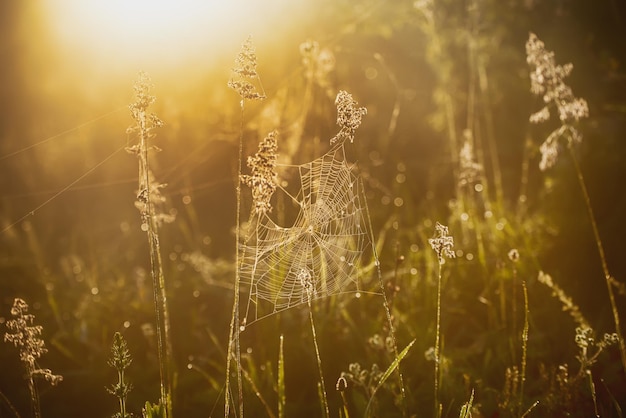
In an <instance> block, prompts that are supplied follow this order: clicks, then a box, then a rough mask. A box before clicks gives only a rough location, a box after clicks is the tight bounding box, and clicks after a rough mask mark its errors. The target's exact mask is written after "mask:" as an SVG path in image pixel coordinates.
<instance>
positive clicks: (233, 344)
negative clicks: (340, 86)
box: [224, 36, 265, 418]
mask: <svg viewBox="0 0 626 418" xmlns="http://www.w3.org/2000/svg"><path fill="white" fill-rule="evenodd" d="M256 67H257V58H256V51H255V49H254V45H253V43H252V37H251V36H249V37H248V38H247V39H246V41H245V42H244V43H243V45H242V47H241V51H240V52H239V54H238V55H237V57H236V58H235V67H234V68H233V69H232V76H231V78H230V80H229V81H228V87H230V88H232V89H233V90H235V91H236V92H237V93H238V94H239V96H240V97H241V101H240V107H241V121H240V123H241V125H240V129H239V153H238V157H237V180H236V181H237V186H236V194H237V209H236V219H235V243H236V249H235V266H236V268H235V288H234V298H233V310H232V316H231V321H230V331H229V336H228V350H227V354H226V389H225V391H224V416H225V417H228V416H229V415H230V396H231V395H230V367H231V358H232V357H233V356H234V357H235V361H236V364H237V391H238V395H239V399H238V403H239V416H240V417H241V418H243V382H242V376H241V347H240V344H239V334H240V332H241V328H240V326H241V325H240V319H239V289H240V280H241V278H240V274H239V260H240V254H239V244H240V241H241V232H240V225H241V183H242V160H243V124H244V109H245V102H246V100H262V99H264V98H265V93H264V92H263V87H262V85H261V80H260V77H259V74H258V73H257V70H256ZM253 82H257V83H258V84H259V86H261V92H259V90H258V89H257V87H256V86H255V85H254V84H253ZM233 350H234V351H233Z"/></svg>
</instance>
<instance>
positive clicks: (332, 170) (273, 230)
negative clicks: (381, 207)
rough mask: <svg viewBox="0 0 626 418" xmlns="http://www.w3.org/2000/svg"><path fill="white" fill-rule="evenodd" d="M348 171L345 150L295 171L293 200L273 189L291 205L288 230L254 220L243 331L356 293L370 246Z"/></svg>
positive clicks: (244, 279)
mask: <svg viewBox="0 0 626 418" xmlns="http://www.w3.org/2000/svg"><path fill="white" fill-rule="evenodd" d="M291 167H293V166H291ZM353 168H354V165H349V164H348V163H347V161H346V159H345V150H344V147H343V144H339V145H338V146H335V147H333V148H332V149H331V150H330V151H329V152H328V153H326V154H324V155H323V156H322V157H320V158H317V159H315V160H313V161H312V162H309V163H306V164H302V165H299V166H295V167H293V169H295V170H296V173H295V175H296V176H297V178H298V181H299V190H298V191H297V193H296V194H295V195H292V194H290V193H289V192H288V191H287V190H285V189H284V188H279V192H282V193H285V194H286V195H287V196H288V198H289V199H290V200H292V201H293V202H294V203H295V205H296V208H297V211H298V213H297V216H296V217H295V221H294V222H293V225H292V226H290V227H283V226H280V225H278V224H277V223H276V222H274V220H272V219H271V218H270V217H269V216H268V215H266V214H262V215H259V216H256V220H254V219H253V224H252V225H251V226H250V228H251V229H250V230H249V231H250V233H249V235H250V236H249V239H248V241H247V242H246V244H245V245H243V247H242V250H241V251H242V257H241V260H242V261H241V264H240V266H239V268H240V279H241V283H242V284H244V285H248V286H249V297H248V303H247V308H246V315H245V319H244V325H245V324H246V322H247V323H248V324H250V323H251V322H254V321H256V320H257V319H260V317H262V316H265V315H269V314H272V313H276V312H279V311H282V310H285V309H289V308H291V307H293V306H296V305H299V304H302V303H307V302H308V301H309V300H314V299H318V298H323V297H327V296H330V295H334V294H337V293H340V292H344V291H347V290H355V291H358V290H359V286H360V284H359V271H360V269H361V267H362V266H361V259H362V256H363V253H364V251H365V249H366V248H368V246H369V245H370V242H371V241H370V236H369V235H368V231H367V224H366V219H367V218H366V217H365V215H366V212H365V208H364V206H363V205H362V194H361V193H360V190H362V188H360V182H359V179H358V177H357V176H356V175H355V174H354V172H353ZM309 298H310V299H309Z"/></svg>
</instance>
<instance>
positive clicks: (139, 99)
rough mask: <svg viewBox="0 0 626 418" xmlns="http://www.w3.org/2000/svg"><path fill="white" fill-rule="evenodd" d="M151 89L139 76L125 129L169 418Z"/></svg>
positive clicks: (166, 330) (161, 216) (168, 349)
mask: <svg viewBox="0 0 626 418" xmlns="http://www.w3.org/2000/svg"><path fill="white" fill-rule="evenodd" d="M152 87H153V85H152V83H151V80H150V77H149V76H148V75H147V74H146V73H144V72H141V73H139V77H138V79H137V81H136V82H135V85H134V91H135V101H134V102H133V103H131V104H130V106H129V108H130V111H131V116H132V118H133V119H134V120H135V125H134V126H132V127H130V128H129V129H128V133H129V134H135V135H137V136H138V140H139V143H138V144H136V145H134V146H131V147H129V148H128V151H129V152H130V153H133V154H135V155H136V156H137V159H138V161H139V191H138V192H137V202H136V206H137V208H138V209H139V211H140V213H141V229H142V230H143V231H145V232H146V233H147V234H148V244H149V247H150V267H151V276H152V286H153V292H154V293H153V296H154V309H155V312H156V331H157V346H158V356H159V371H160V388H161V400H160V402H161V405H163V406H164V407H165V411H166V416H171V412H172V405H171V399H172V388H171V379H172V340H171V335H170V334H171V331H170V319H169V310H168V304H167V292H166V289H165V277H164V275H163V261H162V258H161V245H160V243H159V227H160V225H161V223H162V222H163V221H172V220H173V219H172V218H171V216H167V215H164V214H163V213H159V212H157V205H160V204H162V203H163V201H164V197H163V196H162V194H161V189H162V188H163V187H165V185H163V184H160V183H158V182H157V181H155V179H154V176H153V174H152V171H151V169H150V164H149V158H148V157H149V152H150V151H151V150H155V149H157V148H155V147H154V146H153V145H151V144H150V140H152V139H153V138H154V136H155V133H154V130H155V129H157V128H160V127H161V126H163V122H162V121H161V119H159V117H158V116H156V115H155V114H154V113H151V112H149V108H150V106H151V105H152V104H153V103H154V101H155V100H156V97H155V96H153V95H152V94H151V90H152Z"/></svg>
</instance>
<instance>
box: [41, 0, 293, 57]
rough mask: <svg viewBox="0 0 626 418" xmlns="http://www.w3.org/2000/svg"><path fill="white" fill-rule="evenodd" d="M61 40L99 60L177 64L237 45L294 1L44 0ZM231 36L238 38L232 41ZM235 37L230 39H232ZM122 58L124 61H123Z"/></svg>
mask: <svg viewBox="0 0 626 418" xmlns="http://www.w3.org/2000/svg"><path fill="white" fill-rule="evenodd" d="M43 2H44V4H45V5H46V19H48V24H49V26H50V27H51V28H52V29H53V31H54V33H55V34H56V36H57V37H58V41H59V44H60V45H62V46H63V47H64V48H66V49H69V50H70V51H71V52H72V53H75V54H77V55H78V56H80V58H81V59H82V60H85V59H90V60H95V61H96V62H98V63H100V64H106V65H116V66H118V67H119V66H120V65H121V66H124V64H126V65H138V64H139V65H148V66H150V65H153V64H157V63H158V64H159V65H163V64H168V65H178V64H180V62H181V61H187V60H188V59H190V58H198V56H199V55H214V54H215V53H221V52H224V48H228V49H232V48H233V46H234V45H236V43H237V42H241V39H244V38H245V36H247V34H249V33H252V32H255V35H256V32H257V31H261V30H263V26H266V27H267V26H269V27H271V25H272V23H274V22H272V18H275V17H276V16H279V13H280V11H281V10H283V8H284V7H289V3H291V5H292V6H293V3H294V2H288V1H286V0H271V1H264V2H255V1H249V0H230V1H220V0H177V1H173V0H90V1H85V0H43ZM226 40H232V42H234V44H233V45H231V44H230V43H229V42H231V41H228V42H227V41H226ZM232 42H231V43H232ZM120 61H122V62H120Z"/></svg>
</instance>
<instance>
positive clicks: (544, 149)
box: [526, 33, 626, 370]
mask: <svg viewBox="0 0 626 418" xmlns="http://www.w3.org/2000/svg"><path fill="white" fill-rule="evenodd" d="M526 57H527V58H526V61H527V62H528V65H529V66H530V68H531V74H530V81H531V87H530V88H531V92H532V93H534V94H536V95H539V96H542V98H543V101H544V103H545V105H544V106H543V107H542V108H541V110H539V111H538V112H536V113H534V114H533V115H531V116H530V121H531V122H533V123H540V122H545V121H547V120H548V119H549V118H550V115H551V114H550V109H551V108H556V110H557V111H558V115H559V120H560V123H561V126H560V127H559V128H557V129H555V130H554V131H553V132H552V133H551V134H550V135H549V136H548V138H546V140H545V141H544V142H543V144H542V145H541V147H540V151H541V155H542V158H541V163H540V168H541V169H542V170H546V169H548V168H550V167H552V166H553V165H554V164H556V161H557V158H558V155H559V149H560V143H559V141H560V140H564V141H565V142H566V146H567V149H568V150H569V154H570V156H571V158H572V161H573V162H574V168H575V170H576V176H577V179H578V183H579V185H580V189H581V191H582V194H583V198H584V200H585V205H586V207H587V214H588V215H589V221H590V222H591V227H592V229H593V234H594V239H595V243H596V247H597V248H598V253H599V255H600V261H601V264H602V272H603V273H604V280H605V282H606V287H607V291H608V294H609V301H610V303H611V312H612V313H613V320H614V323H615V332H616V334H617V338H618V342H619V349H620V355H621V359H622V367H623V368H624V370H626V343H625V342H624V337H623V336H622V333H621V325H620V318H619V311H618V309H617V303H616V301H615V293H614V290H613V282H614V281H615V279H614V278H613V276H612V275H611V273H610V271H609V267H608V263H607V261H606V256H605V254H604V246H603V244H602V239H601V238H600V232H599V230H598V225H597V222H596V218H595V215H594V213H593V208H592V206H591V199H590V198H589V193H588V192H587V185H586V183H585V179H584V177H583V174H582V170H581V169H580V164H579V163H578V159H577V157H576V154H575V153H574V150H573V148H574V145H576V144H577V143H580V142H581V141H582V134H581V133H580V132H579V131H578V130H577V129H576V127H575V126H574V125H575V124H576V123H577V122H578V121H579V120H580V119H582V118H586V117H588V116H589V106H588V105H587V101H586V100H585V99H583V98H578V97H576V96H574V93H573V91H572V89H571V87H569V86H568V85H567V84H565V82H564V79H565V77H567V76H568V75H569V74H570V73H571V72H572V69H573V68H574V66H573V65H572V64H571V63H569V64H565V65H557V64H556V60H555V58H554V52H552V51H549V50H547V49H546V48H545V44H544V43H543V42H542V41H541V40H540V39H539V38H538V37H537V36H536V35H535V34H534V33H531V34H530V36H529V38H528V42H526Z"/></svg>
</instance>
